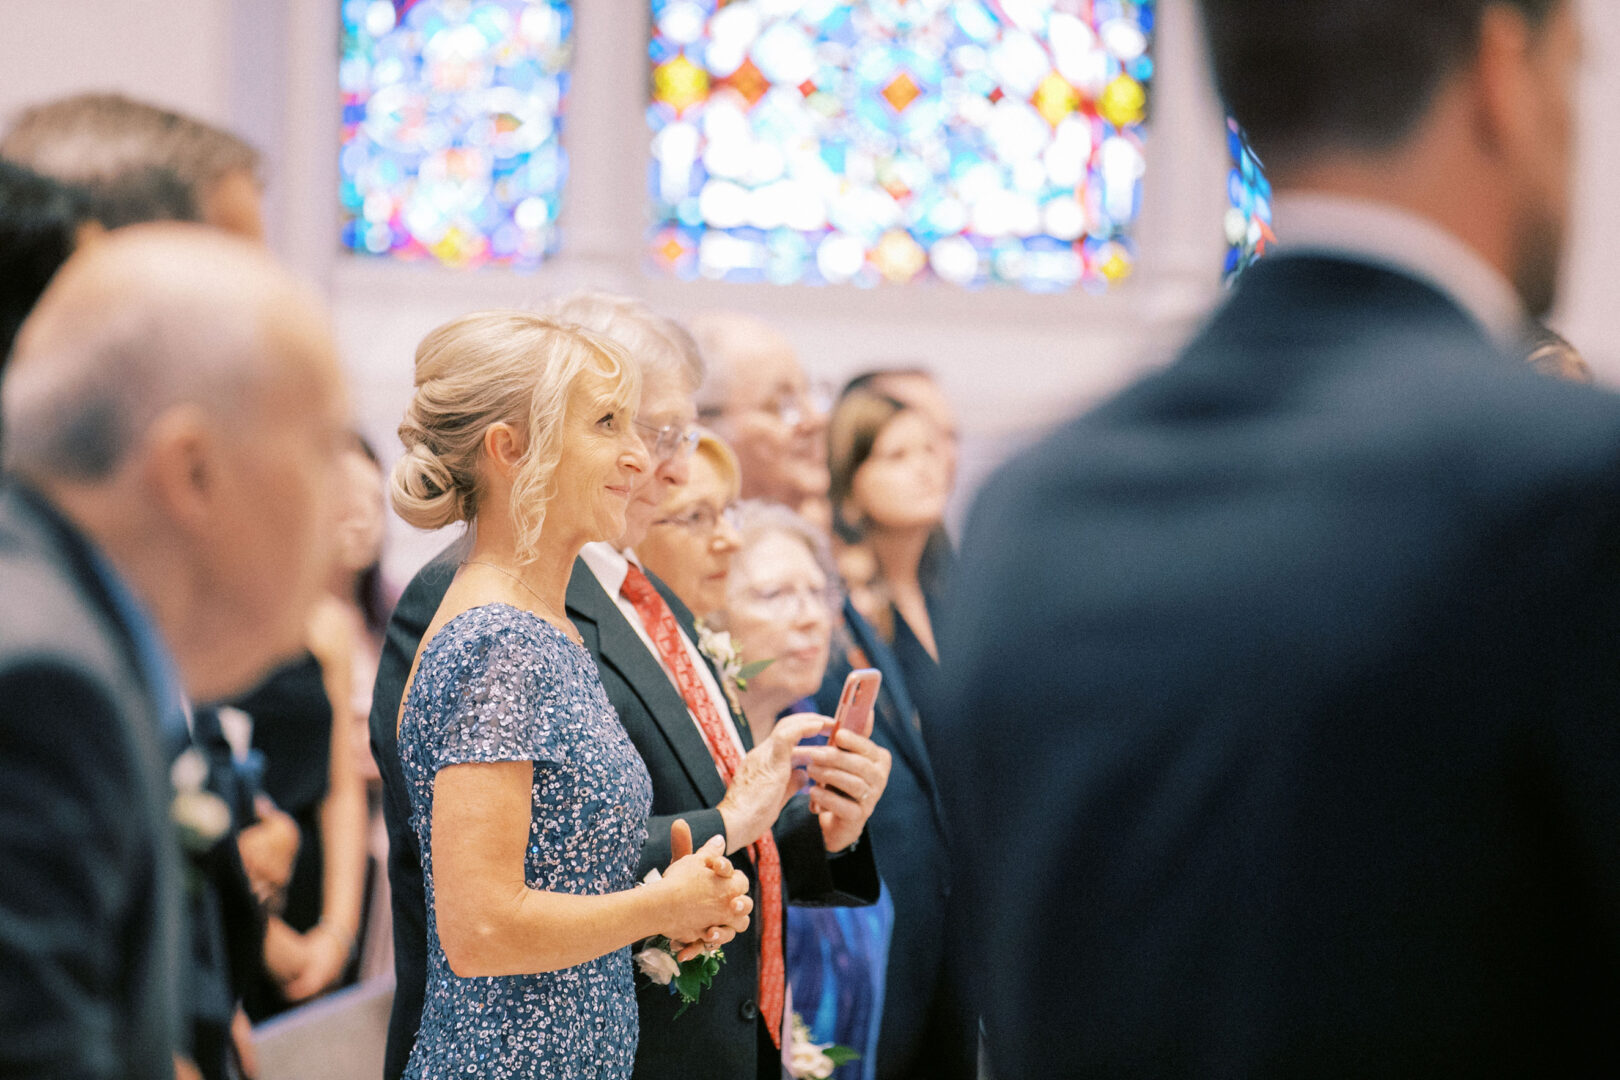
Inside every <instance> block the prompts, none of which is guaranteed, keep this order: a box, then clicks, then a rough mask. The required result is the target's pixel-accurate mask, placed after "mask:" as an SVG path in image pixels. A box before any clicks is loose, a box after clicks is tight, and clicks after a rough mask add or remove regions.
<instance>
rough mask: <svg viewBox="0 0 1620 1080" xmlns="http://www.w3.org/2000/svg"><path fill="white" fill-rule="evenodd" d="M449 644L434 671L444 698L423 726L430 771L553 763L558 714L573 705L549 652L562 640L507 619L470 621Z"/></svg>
mask: <svg viewBox="0 0 1620 1080" xmlns="http://www.w3.org/2000/svg"><path fill="white" fill-rule="evenodd" d="M458 629H464V631H465V632H463V633H461V634H460V635H458V636H457V638H456V639H455V640H454V642H452V643H449V644H450V646H451V647H450V648H449V649H448V650H446V652H447V653H448V655H445V656H441V657H440V658H439V663H438V664H437V665H436V666H435V670H434V672H433V679H434V684H435V685H434V686H433V687H432V688H431V690H432V692H433V693H435V694H437V695H439V696H440V697H441V699H442V700H441V701H440V702H439V703H438V708H435V709H433V710H431V713H430V715H433V716H435V717H436V718H437V719H438V724H437V725H436V727H437V730H430V731H424V732H423V735H424V736H425V737H426V739H427V742H428V751H429V754H430V759H429V760H430V761H431V763H432V767H433V769H434V771H437V770H439V769H442V768H444V767H445V766H447V765H465V764H468V763H470V762H490V761H536V762H543V763H547V764H557V763H559V762H561V761H563V760H564V757H565V750H564V748H563V747H562V746H561V745H560V742H559V738H558V724H557V719H558V717H559V715H560V714H561V715H567V713H568V712H569V710H571V709H573V708H574V707H575V704H574V702H572V701H570V696H569V695H568V694H567V693H565V692H564V690H563V688H562V687H560V686H559V685H558V673H559V665H558V664H557V663H556V662H555V658H554V657H551V656H548V655H547V654H548V653H552V652H556V651H558V650H560V649H562V648H564V647H567V643H566V642H565V641H564V640H563V639H562V638H561V636H560V635H559V636H558V637H555V638H538V637H536V635H535V634H534V633H533V631H532V630H531V629H530V628H528V627H525V626H522V625H516V624H512V623H506V622H493V621H492V622H487V623H473V624H469V625H468V626H467V627H465V628H458Z"/></svg>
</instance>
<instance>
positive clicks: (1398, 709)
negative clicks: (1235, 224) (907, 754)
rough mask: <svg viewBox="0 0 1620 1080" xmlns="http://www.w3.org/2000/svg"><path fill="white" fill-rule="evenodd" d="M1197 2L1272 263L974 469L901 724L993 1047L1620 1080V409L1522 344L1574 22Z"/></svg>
mask: <svg viewBox="0 0 1620 1080" xmlns="http://www.w3.org/2000/svg"><path fill="white" fill-rule="evenodd" d="M1202 7H1203V14H1204V21H1205V24H1206V27H1207V30H1208V33H1209V40H1210V47H1211V52H1212V54H1213V60H1214V69H1215V73H1216V77H1217V80H1218V82H1219V85H1220V90H1221V93H1222V95H1223V97H1224V98H1225V99H1226V103H1227V105H1228V106H1229V107H1230V109H1231V111H1232V113H1233V115H1234V116H1235V117H1236V118H1237V120H1238V121H1239V122H1240V123H1241V124H1242V125H1243V126H1244V127H1245V129H1246V130H1247V131H1248V133H1249V135H1250V137H1251V139H1252V140H1253V144H1254V146H1255V148H1256V150H1257V151H1258V152H1259V154H1260V156H1261V157H1262V159H1263V160H1265V162H1266V163H1267V166H1268V169H1269V171H1270V173H1271V177H1272V181H1273V183H1274V185H1275V188H1276V190H1277V192H1278V198H1277V200H1276V221H1277V234H1278V235H1279V236H1280V237H1282V238H1283V240H1284V243H1285V244H1286V245H1287V246H1286V247H1282V248H1279V249H1277V251H1276V252H1275V253H1274V254H1272V255H1271V256H1269V257H1268V258H1266V259H1264V260H1262V261H1261V262H1259V263H1258V264H1257V265H1256V266H1255V267H1253V268H1252V269H1250V270H1247V271H1245V273H1244V276H1243V277H1242V278H1241V279H1240V280H1239V283H1238V285H1237V287H1236V291H1235V294H1234V295H1233V296H1232V297H1231V299H1230V300H1229V301H1228V302H1227V303H1226V304H1225V305H1224V307H1223V308H1222V309H1221V310H1220V311H1218V312H1217V313H1216V314H1215V315H1214V317H1213V318H1212V319H1211V321H1210V322H1209V323H1208V324H1207V325H1206V326H1205V327H1204V329H1203V330H1202V331H1201V332H1200V333H1199V334H1198V335H1197V336H1196V337H1195V338H1194V339H1193V341H1192V342H1191V343H1190V344H1189V345H1188V346H1187V347H1186V348H1185V349H1184V350H1183V352H1182V353H1181V355H1180V356H1179V358H1178V359H1177V360H1176V361H1175V363H1173V364H1172V365H1171V366H1170V367H1169V368H1167V369H1165V370H1163V371H1162V372H1159V373H1156V374H1154V375H1152V376H1150V377H1148V378H1146V379H1144V380H1142V381H1141V382H1139V383H1137V384H1136V385H1134V386H1132V387H1130V388H1129V389H1127V390H1125V391H1124V392H1123V393H1122V394H1120V395H1119V396H1118V397H1116V398H1115V399H1113V400H1112V401H1110V402H1108V403H1106V404H1104V405H1103V406H1101V407H1100V408H1099V409H1097V410H1096V411H1095V412H1093V413H1091V414H1089V415H1087V416H1084V417H1081V418H1079V419H1077V420H1075V421H1073V422H1071V423H1070V424H1068V425H1067V426H1065V427H1063V428H1061V429H1060V430H1058V431H1057V432H1056V433H1054V434H1053V435H1052V436H1050V437H1049V438H1047V439H1045V440H1044V441H1043V442H1042V443H1040V444H1039V445H1037V446H1036V447H1035V448H1034V449H1032V450H1031V451H1029V452H1028V453H1026V454H1023V455H1021V456H1020V457H1019V458H1017V459H1016V460H1015V461H1013V462H1012V463H1011V464H1010V465H1009V466H1007V467H1006V468H1004V469H1003V470H1002V471H1001V472H1000V474H999V475H998V477H997V478H996V479H995V480H994V481H993V482H992V483H990V484H988V485H987V486H986V489H985V490H986V492H987V494H986V495H985V497H983V498H982V499H981V500H980V502H979V505H978V506H977V508H976V509H975V512H974V514H973V516H972V523H971V525H970V527H969V529H968V531H967V535H966V538H965V540H964V543H963V547H962V562H961V568H962V574H961V576H960V578H959V581H958V589H959V591H958V593H957V596H956V600H957V607H956V608H955V617H954V618H953V619H952V620H951V621H950V623H949V626H950V627H951V628H952V629H951V630H950V631H949V632H948V633H947V635H946V640H945V642H944V644H943V649H942V651H943V653H944V654H945V655H946V656H947V657H948V658H949V659H948V660H947V662H946V664H945V665H944V670H945V671H946V672H947V678H946V679H945V683H946V686H945V689H944V692H943V694H942V695H941V700H940V702H939V706H940V709H939V712H938V713H937V718H936V719H934V721H933V724H932V725H931V726H930V727H927V728H925V729H924V730H925V733H926V734H927V736H928V739H929V743H930V745H931V747H932V748H933V749H934V751H935V761H936V763H937V765H938V768H939V771H940V773H941V784H940V790H941V791H942V792H943V793H944V795H945V798H946V801H947V809H948V811H949V814H950V824H951V826H952V828H953V830H954V831H955V839H956V840H957V841H958V842H960V843H961V844H962V845H963V847H964V848H965V849H966V850H969V851H974V852H985V853H990V857H988V858H982V859H978V860H975V861H974V862H972V863H958V864H957V870H958V871H959V878H958V881H959V885H960V886H962V888H959V890H958V891H957V893H956V896H957V898H958V899H960V900H961V902H962V903H963V904H964V905H965V908H964V910H966V911H968V912H970V913H971V914H972V921H971V925H972V926H973V927H974V928H975V930H976V931H977V932H976V933H975V934H974V935H973V937H972V939H971V941H970V942H967V943H965V947H969V948H971V949H972V950H973V952H974V954H975V955H974V957H973V959H974V960H976V961H977V963H975V964H974V967H973V970H976V971H979V972H982V973H983V981H982V984H981V985H980V986H979V987H978V990H979V992H980V1000H981V1002H982V1004H983V1006H984V1011H985V1017H986V1022H987V1028H988V1038H989V1046H990V1053H991V1058H992V1064H993V1067H994V1068H995V1070H996V1072H997V1074H998V1075H1002V1076H1008V1077H1017V1078H1019V1080H1039V1078H1042V1077H1055V1076H1064V1077H1076V1076H1107V1077H1129V1076H1149V1075H1152V1076H1166V1075H1176V1076H1245V1077H1264V1076H1307V1075H1308V1076H1409V1075H1425V1076H1433V1075H1448V1076H1482V1075H1532V1074H1537V1075H1548V1076H1568V1075H1613V1074H1615V1073H1616V1072H1617V1071H1620V1038H1617V1036H1616V1027H1615V1024H1614V1018H1615V1016H1616V1015H1620V816H1617V815H1616V813H1615V807H1616V806H1620V725H1617V724H1616V723H1615V717H1616V716H1617V715H1620V655H1617V648H1616V646H1617V643H1620V558H1616V555H1617V553H1620V401H1617V400H1616V399H1615V398H1614V397H1612V396H1610V395H1605V394H1600V393H1597V392H1594V391H1593V390H1592V389H1591V388H1589V387H1580V386H1572V385H1569V384H1566V383H1562V382H1558V381H1555V380H1551V379H1545V378H1542V377H1540V376H1538V375H1536V374H1535V373H1534V372H1532V371H1531V370H1530V369H1529V367H1528V366H1527V365H1526V364H1525V363H1524V360H1523V356H1524V344H1523V340H1522V338H1523V335H1524V333H1525V330H1526V327H1527V325H1528V319H1529V317H1531V316H1540V315H1542V314H1543V313H1544V312H1545V311H1546V310H1547V308H1548V307H1549V306H1550V305H1551V302H1552V300H1553V296H1554V292H1555V285H1556V280H1557V269H1558V266H1559V257H1560V248H1561V245H1562V242H1563V239H1564V231H1565V219H1566V216H1567V213H1568V209H1569V181H1570V159H1571V147H1570V141H1571V137H1572V134H1573V131H1574V127H1575V125H1574V116H1573V112H1574V96H1575V83H1576V79H1577V76H1578V70H1579V59H1580V39H1579V34H1578V31H1577V26H1576V22H1575V19H1576V15H1575V4H1574V3H1573V2H1571V0H1447V2H1444V3H1431V4H1412V3H1402V2H1399V0H1356V2H1354V3H1346V2H1343V0H1332V2H1310V3H1302V2H1301V0H1203V2H1202ZM988 717H993V718H995V723H994V724H989V723H986V722H985V721H986V718H988ZM992 841H994V842H993V843H992ZM1023 874H1028V875H1032V876H1033V878H1034V880H1033V881H1030V880H1028V879H1027V878H1024V877H1021V876H1020V875H1023ZM964 925H969V924H968V923H964ZM1059 1034H1060V1035H1061V1040H1062V1044H1061V1049H1060V1050H1054V1047H1053V1042H1052V1039H1053V1036H1054V1035H1059Z"/></svg>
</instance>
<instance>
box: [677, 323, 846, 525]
mask: <svg viewBox="0 0 1620 1080" xmlns="http://www.w3.org/2000/svg"><path fill="white" fill-rule="evenodd" d="M691 328H692V336H693V337H694V338H695V339H696V340H697V343H698V347H699V349H701V350H702V353H703V357H704V360H705V361H706V363H707V364H708V374H707V376H706V378H705V379H704V381H703V385H702V386H701V387H699V389H698V393H697V404H698V416H699V417H700V418H701V419H702V420H703V422H704V423H706V424H708V425H709V426H710V427H711V428H713V429H714V431H715V434H717V435H719V436H720V437H721V438H722V439H724V440H725V441H726V443H727V444H728V445H729V446H730V447H731V448H732V450H733V451H734V452H735V453H736V455H737V460H738V461H739V462H740V463H741V465H742V495H743V498H746V499H769V500H771V501H772V502H779V503H781V504H783V505H784V506H788V507H791V508H792V509H794V510H796V511H797V512H798V513H800V514H802V515H804V516H805V517H806V518H807V519H809V520H810V521H813V522H815V523H816V524H817V525H820V526H822V527H824V528H825V527H826V526H828V525H829V524H830V523H831V520H832V519H831V516H830V513H829V511H828V508H827V483H828V479H827V448H826V445H825V443H826V430H827V408H828V406H829V405H830V404H831V401H830V394H829V392H828V390H827V388H826V386H824V385H823V384H820V383H813V382H811V381H810V380H809V379H808V378H806V377H805V373H804V368H803V367H801V366H800V364H799V358H798V354H797V353H796V352H795V351H794V349H793V345H792V343H791V342H789V341H788V339H787V338H786V337H784V336H783V335H782V333H781V332H780V331H778V330H777V329H776V328H775V327H773V326H771V325H770V324H769V323H766V322H764V321H763V320H760V319H757V318H755V317H754V316H752V315H743V314H740V313H737V312H727V311H712V312H704V313H702V314H699V315H697V316H695V317H694V318H693V319H692V322H691Z"/></svg>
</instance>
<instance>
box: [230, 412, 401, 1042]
mask: <svg viewBox="0 0 1620 1080" xmlns="http://www.w3.org/2000/svg"><path fill="white" fill-rule="evenodd" d="M339 478H340V481H339V482H340V488H339V502H338V513H337V517H336V519H335V521H334V539H335V543H334V545H333V546H334V550H335V555H334V562H333V567H332V577H331V580H330V581H329V582H328V584H327V589H326V592H325V594H324V595H323V596H322V598H321V602H320V603H319V604H318V605H317V606H316V608H315V610H314V611H313V612H312V613H311V618H310V624H309V627H308V631H307V638H306V646H305V652H304V654H303V655H302V656H301V657H299V658H298V659H296V660H294V661H293V662H292V663H290V664H286V665H283V666H282V667H281V668H279V669H278V670H277V671H276V672H274V673H273V674H272V675H271V676H270V678H268V679H267V680H265V682H264V683H262V684H261V685H259V686H258V687H255V688H254V690H253V691H252V692H251V693H249V694H247V695H245V696H243V697H241V698H238V699H237V700H236V701H235V702H233V703H232V711H231V712H229V713H227V714H226V715H225V721H226V723H227V724H229V723H231V722H233V721H234V722H236V723H239V724H241V725H243V727H244V728H245V730H243V731H242V732H240V733H239V734H237V735H236V738H237V740H238V741H241V742H244V743H245V744H246V745H247V746H249V747H251V748H252V750H253V751H256V760H258V761H259V762H262V765H263V772H262V777H261V790H262V792H263V794H264V795H265V796H266V797H268V799H269V800H270V801H271V802H272V804H273V805H274V806H275V807H279V808H280V809H281V810H282V811H284V812H286V813H288V814H290V815H291V816H292V818H293V820H294V821H295V822H296V823H297V826H298V845H297V855H296V857H295V861H294V862H293V865H292V867H291V870H290V873H287V874H285V876H284V877H278V876H277V873H276V871H277V868H278V867H279V864H274V863H272V869H270V870H269V871H265V870H263V869H261V866H260V864H259V862H258V861H257V860H253V859H252V858H251V857H250V859H249V865H248V871H249V876H250V877H251V878H253V879H254V881H255V884H256V886H258V888H259V891H260V892H261V894H263V895H265V897H266V899H267V901H268V907H269V912H270V919H269V922H268V926H267V933H268V935H269V936H268V938H267V940H266V942H265V951H266V956H267V958H268V961H269V963H268V965H267V968H266V970H265V971H264V972H263V973H262V974H261V975H260V976H259V977H258V978H256V979H254V980H253V981H252V983H251V984H250V986H249V987H248V989H247V993H246V994H245V995H244V997H245V1004H246V1008H247V1012H248V1015H249V1016H250V1017H251V1018H252V1019H253V1020H254V1021H255V1022H258V1021H262V1020H265V1019H268V1018H269V1017H271V1016H274V1015H275V1014H276V1013H279V1012H281V1011H283V1010H285V1009H286V1008H288V1007H289V1006H291V1005H294V1004H297V1003H298V1002H301V1001H305V1000H307V999H309V998H311V997H313V996H315V995H316V994H318V993H321V992H322V991H324V990H328V989H331V988H333V987H335V986H339V985H342V984H343V983H344V982H346V981H349V980H350V978H351V976H352V974H353V971H352V968H351V961H352V960H353V958H354V953H355V950H356V948H357V946H358V943H359V938H360V931H361V929H362V927H361V916H362V913H363V910H364V897H365V886H366V877H367V875H366V860H367V851H368V831H369V830H368V815H367V807H366V775H365V773H364V772H363V771H362V768H361V765H360V762H359V761H357V760H356V758H357V755H359V754H363V751H364V742H363V741H361V736H360V735H359V734H358V732H361V731H364V729H365V724H364V717H365V716H366V715H367V714H368V713H369V712H370V687H371V683H372V681H373V680H374V679H375V677H376V660H375V657H376V655H377V654H376V652H375V651H373V649H374V648H375V646H374V645H373V644H372V640H373V633H374V632H373V630H372V629H371V627H372V626H373V625H377V624H379V622H380V621H381V620H386V617H387V616H386V612H384V611H380V610H378V609H379V607H380V598H379V597H378V596H377V595H376V590H377V589H378V587H379V583H378V581H377V574H378V559H379V556H380V553H381V546H382V529H383V515H382V505H381V500H382V487H381V472H380V470H379V469H378V466H377V463H376V458H375V455H373V454H372V453H371V451H370V448H369V447H366V446H365V445H364V444H363V443H362V442H361V441H360V440H359V439H358V437H357V436H351V440H350V444H349V446H348V447H346V448H345V450H344V451H343V453H342V454H341V455H340V457H339ZM357 685H358V686H360V687H362V689H360V690H359V691H358V694H359V696H360V698H361V700H363V701H364V704H365V707H366V708H365V711H364V712H359V713H357V712H356V711H355V710H356V707H357V703H356V697H357ZM363 756H364V758H366V759H369V756H370V755H369V754H365V755H363Z"/></svg>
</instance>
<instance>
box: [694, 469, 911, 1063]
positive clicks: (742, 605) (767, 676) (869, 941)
mask: <svg viewBox="0 0 1620 1080" xmlns="http://www.w3.org/2000/svg"><path fill="white" fill-rule="evenodd" d="M722 528H723V530H724V532H725V533H727V534H728V535H734V536H735V538H736V539H735V544H736V551H735V554H734V555H729V556H727V558H729V559H730V561H731V567H730V573H729V575H728V577H727V582H726V588H725V605H724V607H723V608H722V609H721V610H720V611H718V612H717V613H715V615H714V617H713V621H714V623H715V624H716V625H717V626H719V627H720V628H722V629H724V630H726V631H728V632H729V633H730V634H731V638H732V642H733V644H734V646H735V647H736V648H737V649H738V650H739V651H740V652H741V654H742V659H743V660H745V661H753V660H769V661H770V665H769V666H768V667H766V668H765V669H764V670H763V671H761V672H759V673H758V674H756V675H755V676H753V677H752V678H749V679H748V680H747V681H746V685H745V686H743V687H741V688H740V690H739V695H738V696H739V699H740V701H741V704H742V710H743V713H744V714H745V715H746V716H747V718H748V725H749V727H750V728H751V729H752V731H753V736H754V739H755V740H756V741H758V740H761V739H764V738H766V737H767V736H768V735H769V734H770V732H771V729H772V727H774V726H775V724H776V722H777V720H778V718H780V717H782V716H784V715H788V714H791V713H796V712H801V711H807V710H811V709H813V707H814V706H813V702H811V701H809V700H808V699H809V698H810V696H811V695H812V694H814V693H815V692H816V689H817V688H818V687H819V686H820V685H821V679H822V676H823V675H824V674H825V672H826V670H827V661H828V656H829V653H830V651H831V647H832V641H833V633H834V626H835V625H836V624H837V621H838V612H839V610H840V606H841V604H842V597H841V596H840V595H839V591H838V587H837V581H838V576H837V573H836V571H835V570H834V568H833V564H832V555H831V553H830V552H829V551H828V548H827V541H826V540H825V539H824V538H823V536H822V534H821V533H820V532H819V531H818V530H817V529H816V528H815V527H814V526H812V525H810V524H809V523H808V522H807V521H805V520H804V519H803V518H802V517H800V516H799V515H797V514H795V513H793V512H792V511H791V510H788V509H787V508H786V507H783V506H778V505H775V504H772V503H766V502H760V501H750V502H744V503H741V504H740V505H738V506H737V507H736V508H735V510H733V511H732V518H731V522H730V523H722ZM841 738H842V736H841ZM811 753H812V754H813V753H815V751H811ZM812 771H813V772H816V773H817V775H819V776H820V777H821V779H822V780H824V781H826V783H824V784H822V785H819V786H816V787H813V788H812V789H811V794H810V800H811V805H812V806H815V807H818V808H820V807H824V806H826V805H829V804H830V803H831V802H832V801H834V800H842V799H848V798H854V799H856V800H857V801H860V802H863V803H865V804H867V805H871V804H872V803H873V802H875V801H876V799H877V798H878V797H880V796H881V795H882V791H881V790H878V791H871V790H854V789H855V788H858V787H859V781H857V780H856V778H854V777H849V778H848V779H847V780H845V779H844V778H843V777H841V776H831V775H828V774H826V773H821V772H819V771H817V770H814V769H813V770H812ZM840 783H843V784H847V786H849V787H850V788H851V789H852V790H847V791H846V790H842V789H841V788H840V787H839V786H838V784H840ZM893 924H894V905H893V903H892V902H891V900H890V898H889V892H888V889H887V887H885V888H883V890H882V892H881V894H880V896H879V899H878V902H877V903H876V904H874V905H872V906H870V907H864V908H809V907H790V908H789V909H788V916H787V974H788V983H789V986H790V988H791V991H792V993H791V998H792V1007H793V1012H794V1013H796V1014H797V1016H798V1017H799V1018H800V1021H802V1023H798V1022H796V1023H795V1027H796V1028H801V1027H802V1028H804V1029H807V1031H808V1038H809V1041H810V1042H812V1043H837V1044H841V1045H843V1046H847V1047H850V1048H852V1049H853V1050H855V1051H856V1052H857V1053H859V1054H860V1055H861V1056H860V1059H859V1060H858V1061H854V1062H851V1063H850V1064H847V1065H844V1066H842V1067H840V1068H839V1070H838V1071H837V1073H836V1074H835V1075H836V1076H837V1077H839V1078H840V1080H873V1078H874V1077H876V1076H877V1075H878V1060H877V1049H878V1034H879V1029H880V1027H881V1024H882V1017H883V999H884V986H885V979H884V972H885V969H886V967H887V963H888V950H889V936H890V933H891V931H892V929H893ZM821 1075H825V1074H821Z"/></svg>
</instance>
